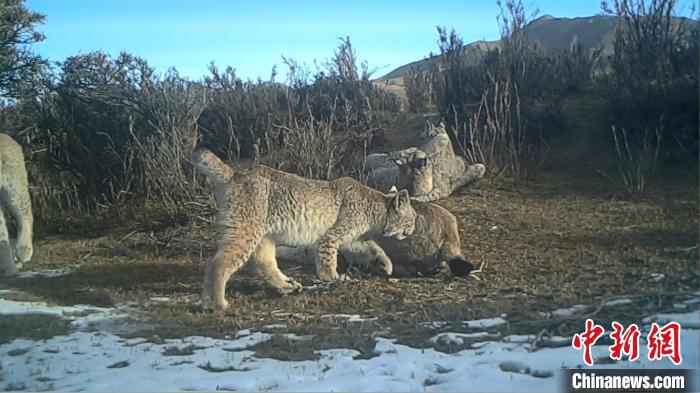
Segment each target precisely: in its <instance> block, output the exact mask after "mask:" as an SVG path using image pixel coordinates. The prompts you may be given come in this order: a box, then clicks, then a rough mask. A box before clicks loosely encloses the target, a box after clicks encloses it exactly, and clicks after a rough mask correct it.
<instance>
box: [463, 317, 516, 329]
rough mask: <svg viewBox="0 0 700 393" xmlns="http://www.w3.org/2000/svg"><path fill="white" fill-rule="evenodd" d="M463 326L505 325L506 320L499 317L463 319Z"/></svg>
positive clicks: (486, 327)
mask: <svg viewBox="0 0 700 393" xmlns="http://www.w3.org/2000/svg"><path fill="white" fill-rule="evenodd" d="M462 323H464V326H465V327H468V328H470V329H488V328H492V327H496V326H500V325H505V323H506V320H505V319H503V318H501V317H496V318H484V319H475V320H473V321H463V322H462Z"/></svg>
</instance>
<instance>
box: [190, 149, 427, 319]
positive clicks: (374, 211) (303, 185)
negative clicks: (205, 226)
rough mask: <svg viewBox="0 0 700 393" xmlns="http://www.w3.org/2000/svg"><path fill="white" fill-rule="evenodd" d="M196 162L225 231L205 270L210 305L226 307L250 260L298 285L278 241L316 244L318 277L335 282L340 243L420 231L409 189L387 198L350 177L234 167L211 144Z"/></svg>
mask: <svg viewBox="0 0 700 393" xmlns="http://www.w3.org/2000/svg"><path fill="white" fill-rule="evenodd" d="M192 161H193V163H194V165H195V167H196V168H197V169H198V170H199V171H201V172H202V173H204V174H205V175H206V176H207V177H208V178H209V180H210V181H211V182H213V183H214V187H215V194H216V200H217V205H218V210H219V213H218V217H217V225H218V227H219V231H220V232H221V233H220V238H219V244H218V251H217V253H216V255H215V256H214V257H213V258H212V259H211V260H209V262H208V263H207V266H206V268H205V275H204V289H203V294H202V306H203V307H204V308H205V309H223V308H226V307H227V305H228V303H227V301H226V299H225V298H224V293H225V288H226V282H227V281H228V279H229V277H230V276H231V274H233V273H234V272H235V271H236V270H238V269H239V268H240V267H241V266H242V265H243V264H244V263H246V261H248V260H250V261H251V263H253V264H254V265H255V268H256V270H257V271H258V272H259V273H260V274H261V275H262V277H263V278H264V279H265V280H266V281H267V282H268V283H269V284H270V285H272V286H273V287H275V288H276V289H277V290H279V291H280V292H282V293H288V292H294V291H298V290H300V289H301V285H300V284H299V283H298V282H296V281H294V280H292V279H290V278H289V277H287V276H285V275H284V274H283V273H282V272H281V271H280V270H279V268H278V266H277V260H276V258H275V246H276V245H288V246H309V245H312V246H313V248H314V250H317V252H316V255H315V257H316V258H315V259H316V274H317V276H318V277H319V278H320V279H322V280H337V279H338V278H339V276H338V272H337V250H338V248H339V247H341V246H342V245H344V244H346V243H350V242H352V241H356V240H360V241H364V240H370V239H378V238H381V237H396V238H399V239H400V238H404V237H406V236H410V235H411V234H412V233H413V231H414V230H415V225H416V224H415V221H416V212H415V210H413V207H412V206H411V202H410V198H409V196H408V192H406V191H405V190H402V191H400V192H396V193H394V194H393V195H385V194H382V193H381V192H379V191H376V190H372V189H371V188H369V187H366V186H364V185H362V184H360V183H359V182H357V181H356V180H354V179H351V178H341V179H338V180H333V181H321V180H310V179H305V178H302V177H299V176H296V175H293V174H289V173H285V172H281V171H278V170H274V169H272V168H268V167H265V166H258V165H255V166H253V167H251V168H249V169H241V170H233V169H232V168H231V167H229V166H228V165H226V164H225V163H224V162H223V161H221V160H220V159H219V158H218V157H216V156H215V155H214V153H212V152H211V151H209V150H206V149H200V150H197V151H195V152H194V154H193V159H192Z"/></svg>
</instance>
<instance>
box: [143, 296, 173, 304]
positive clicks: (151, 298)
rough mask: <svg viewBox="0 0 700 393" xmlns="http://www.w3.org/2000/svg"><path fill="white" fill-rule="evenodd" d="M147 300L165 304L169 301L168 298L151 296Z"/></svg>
mask: <svg viewBox="0 0 700 393" xmlns="http://www.w3.org/2000/svg"><path fill="white" fill-rule="evenodd" d="M148 300H150V301H152V302H154V303H167V302H169V301H170V298H169V297H167V296H152V297H150V298H149V299H148Z"/></svg>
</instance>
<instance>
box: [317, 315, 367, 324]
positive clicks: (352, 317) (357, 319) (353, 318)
mask: <svg viewBox="0 0 700 393" xmlns="http://www.w3.org/2000/svg"><path fill="white" fill-rule="evenodd" d="M323 317H326V318H328V317H333V318H345V319H347V321H348V322H368V321H376V320H377V319H378V318H377V317H371V318H362V317H360V316H359V315H358V314H332V315H322V316H321V318H323Z"/></svg>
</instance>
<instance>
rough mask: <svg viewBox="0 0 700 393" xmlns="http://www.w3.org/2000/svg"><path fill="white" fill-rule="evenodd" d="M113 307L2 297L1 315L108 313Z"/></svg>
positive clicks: (0, 301) (0, 302)
mask: <svg viewBox="0 0 700 393" xmlns="http://www.w3.org/2000/svg"><path fill="white" fill-rule="evenodd" d="M112 310H113V309H109V308H102V307H95V306H86V305H80V304H79V305H75V306H49V305H47V304H46V302H18V301H13V300H7V299H0V315H9V314H13V315H14V314H51V315H58V316H63V315H70V314H79V313H86V312H87V313H96V312H98V313H107V312H111V311H112Z"/></svg>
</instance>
